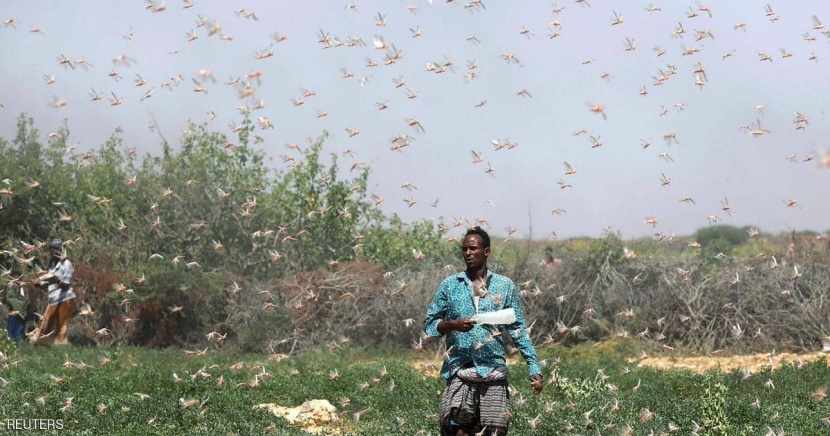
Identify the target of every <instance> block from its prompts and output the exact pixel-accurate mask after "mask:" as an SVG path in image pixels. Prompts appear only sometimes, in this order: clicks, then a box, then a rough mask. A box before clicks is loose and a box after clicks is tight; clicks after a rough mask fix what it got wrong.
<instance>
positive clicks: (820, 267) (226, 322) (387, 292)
mask: <svg viewBox="0 0 830 436" xmlns="http://www.w3.org/2000/svg"><path fill="white" fill-rule="evenodd" d="M254 132H255V131H254V128H253V125H252V123H251V121H250V120H248V121H246V122H245V123H243V124H242V125H241V129H240V130H239V131H238V132H237V137H236V138H233V139H231V138H228V137H226V136H225V135H223V134H220V133H217V132H213V131H210V130H208V129H207V127H206V126H204V125H202V126H198V125H190V126H188V128H187V129H186V130H185V133H184V134H183V135H182V137H181V138H180V144H179V145H178V146H176V147H174V146H173V145H171V144H170V143H168V141H166V140H164V139H163V138H162V154H161V156H151V155H146V156H143V157H140V156H138V155H137V153H135V150H134V149H132V148H129V147H125V146H124V144H123V143H122V141H121V139H120V136H119V132H115V134H114V135H113V136H112V137H111V138H110V140H109V141H107V142H106V143H105V144H103V145H102V146H101V147H100V148H98V149H96V150H92V151H88V152H84V153H76V152H75V151H74V149H73V147H72V146H70V145H69V144H71V141H70V139H69V138H70V132H69V129H68V128H67V127H66V126H64V127H63V128H61V129H60V130H59V131H58V132H55V133H54V134H50V135H48V136H47V138H46V143H43V142H42V140H41V138H40V135H39V132H38V131H37V130H36V129H35V127H34V123H33V121H32V120H31V119H28V118H25V117H23V116H21V117H20V118H19V120H18V132H17V135H16V136H15V138H13V139H12V140H5V139H0V178H2V179H3V180H4V181H3V185H1V186H2V188H3V190H2V191H0V204H2V209H0V220H2V224H3V225H2V226H0V245H2V250H3V251H2V255H0V268H2V270H1V272H2V275H0V280H2V284H3V285H5V286H4V288H8V289H12V288H13V287H15V286H18V285H19V284H20V282H21V281H24V282H25V281H26V280H30V279H31V278H32V277H33V276H34V274H35V272H36V271H37V270H39V269H41V268H43V266H44V265H45V264H46V261H47V255H48V254H47V250H46V249H45V247H44V241H48V240H49V239H50V238H51V237H53V236H60V237H63V238H64V239H65V240H66V248H67V250H68V253H69V256H70V257H71V259H72V260H73V261H74V262H75V265H76V274H75V287H76V289H77V290H78V292H79V295H80V298H79V300H80V301H79V308H80V309H81V310H80V311H79V312H80V316H78V317H76V319H75V320H74V321H73V322H72V324H71V331H70V340H71V341H72V342H73V343H76V344H94V345H99V346H112V345H123V344H133V345H148V346H153V347H171V346H172V347H180V348H181V347H184V348H188V347H199V348H201V349H203V348H204V347H211V348H216V349H218V348H232V349H236V350H239V351H243V352H270V353H275V352H281V353H288V354H292V355H293V354H296V353H297V352H299V351H301V350H304V349H313V348H315V347H319V346H326V347H328V348H330V349H333V350H336V349H339V348H341V347H342V346H343V345H344V344H347V343H351V344H353V345H354V344H357V345H363V346H376V345H379V344H382V343H392V344H395V345H396V346H398V347H410V346H417V347H421V346H425V347H426V348H427V349H433V350H434V349H437V348H438V347H439V346H438V344H435V343H434V342H433V343H430V341H424V340H423V339H421V338H420V335H419V332H420V327H419V324H420V320H421V319H422V317H423V315H424V310H425V307H426V306H427V304H428V302H429V300H430V298H431V297H432V295H433V293H434V292H435V287H436V285H437V284H438V283H439V282H440V280H441V279H442V278H443V277H445V276H446V275H448V274H450V273H453V272H455V271H457V270H458V269H459V268H460V267H461V264H460V262H459V259H458V256H457V252H456V251H455V250H456V249H457V243H452V242H453V241H454V240H456V239H457V238H458V237H460V236H461V235H463V222H456V223H455V226H450V225H446V224H444V223H440V222H439V223H432V222H429V221H422V222H414V223H405V222H403V221H402V220H401V219H400V218H399V217H397V216H386V215H384V214H383V213H382V212H381V210H380V209H378V207H377V205H378V204H379V203H380V202H381V201H380V199H377V198H375V199H373V198H371V197H369V193H368V192H367V188H366V187H367V184H368V180H369V175H370V174H369V171H370V169H369V168H368V167H365V166H359V165H358V166H355V167H352V168H351V169H349V170H348V173H347V176H346V177H345V178H344V176H343V173H344V172H346V170H345V169H344V168H342V165H340V164H339V163H338V154H331V155H330V156H329V158H330V159H329V161H328V163H324V162H323V158H324V153H323V149H324V148H323V145H324V144H325V141H326V135H325V134H323V135H322V136H321V137H320V138H318V139H317V140H316V141H309V143H308V144H307V145H305V146H295V145H292V146H290V148H289V149H288V150H289V151H287V152H286V154H284V155H283V156H282V160H283V163H284V164H285V165H286V167H285V168H284V169H272V168H270V167H269V166H268V162H267V158H266V154H265V153H264V151H263V150H262V149H258V148H257V146H258V145H259V141H260V139H259V138H257V137H255V135H254ZM491 230H492V229H491ZM493 233H494V235H493V255H492V256H491V257H490V267H491V268H492V269H493V270H495V271H496V272H499V273H502V274H506V275H508V276H509V277H511V278H512V279H514V280H515V281H516V283H517V284H518V285H519V288H520V290H521V295H522V299H523V302H524V305H525V311H526V312H527V317H528V319H529V320H530V321H531V322H533V323H534V327H533V330H532V332H531V336H532V338H533V339H534V340H535V341H536V343H540V344H541V343H550V342H560V343H563V344H568V345H573V344H579V343H583V342H596V341H601V340H604V339H607V338H609V337H624V338H626V337H637V338H638V339H639V342H638V343H639V344H640V347H641V348H642V349H643V350H644V351H645V352H652V351H658V350H659V351H661V352H665V350H675V349H676V350H688V351H697V352H712V351H716V350H720V349H731V350H734V351H738V352H741V351H758V352H769V351H771V350H773V349H777V350H782V351H783V350H789V351H806V350H814V349H817V348H819V347H821V344H822V340H823V339H824V338H825V337H826V336H828V334H830V331H828V327H827V325H826V320H827V319H828V317H830V306H828V305H827V304H826V301H828V300H830V263H828V262H827V257H828V254H830V240H828V238H827V236H826V235H816V234H814V233H809V232H800V233H795V232H793V233H792V234H790V235H778V236H775V235H767V234H762V233H761V232H759V231H756V230H755V229H751V228H737V227H733V226H714V225H713V226H710V227H707V228H704V229H700V230H699V231H697V232H696V233H695V234H694V235H692V237H675V236H674V235H671V236H666V235H661V234H658V235H657V237H656V238H654V239H652V238H648V239H642V240H630V241H625V240H623V239H622V238H621V237H620V235H618V234H615V233H611V232H609V233H607V234H606V235H605V236H604V237H601V238H596V239H587V238H579V239H571V240H567V241H547V242H545V241H530V240H516V239H512V238H511V237H507V238H504V239H502V238H501V237H498V236H497V235H496V234H495V233H496V232H495V231H494V232H493ZM38 297H39V298H40V300H39V301H38V304H39V307H42V306H43V305H44V301H43V297H44V296H43V295H38Z"/></svg>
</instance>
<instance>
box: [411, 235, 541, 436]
mask: <svg viewBox="0 0 830 436" xmlns="http://www.w3.org/2000/svg"><path fill="white" fill-rule="evenodd" d="M461 253H462V256H463V258H464V263H465V264H466V267H467V268H466V270H465V271H463V272H460V273H458V274H454V275H451V276H449V277H447V278H445V279H444V280H443V281H442V282H441V284H440V285H439V287H438V290H437V291H436V293H435V296H434V297H433V298H432V303H431V304H430V305H429V307H428V308H427V315H426V317H425V318H424V333H425V334H427V335H429V336H431V337H440V336H445V335H446V337H447V343H446V346H447V352H446V360H445V361H444V364H443V366H442V368H441V376H442V377H443V378H444V379H446V380H447V386H446V388H445V389H444V392H443V394H442V396H441V407H440V409H441V413H440V426H441V435H442V436H444V435H455V436H461V435H473V434H487V435H492V434H495V435H506V434H507V430H508V424H509V421H510V410H509V403H508V400H509V399H508V389H507V388H508V384H507V376H508V369H507V363H506V360H505V351H504V339H503V337H502V335H501V332H500V331H499V329H498V326H494V325H488V324H477V323H476V322H475V321H474V320H471V318H472V317H473V316H474V315H476V314H478V313H486V312H494V311H497V310H502V309H513V310H514V312H515V321H513V322H512V323H511V324H507V325H505V326H504V327H505V328H506V330H507V333H508V334H509V335H510V337H511V338H512V339H513V342H515V343H516V346H517V347H518V349H519V351H520V352H521V354H522V356H523V357H524V358H525V361H526V362H527V365H528V372H529V374H530V379H531V384H532V386H533V393H534V394H536V395H538V394H539V393H540V392H541V391H542V371H541V367H540V366H539V359H538V357H537V355H536V350H535V348H534V347H533V343H532V342H531V340H530V336H529V335H528V332H527V326H526V324H525V319H524V312H523V311H522V303H521V300H520V299H519V293H518V292H517V290H516V284H515V283H513V281H512V280H511V279H509V278H507V277H505V276H502V275H499V274H495V273H493V272H492V271H490V270H489V269H488V268H487V257H488V256H489V255H490V236H489V235H488V234H487V232H486V231H484V230H483V229H481V227H479V226H475V227H472V228H470V229H468V230H467V233H466V235H465V236H464V240H463V242H462V245H461Z"/></svg>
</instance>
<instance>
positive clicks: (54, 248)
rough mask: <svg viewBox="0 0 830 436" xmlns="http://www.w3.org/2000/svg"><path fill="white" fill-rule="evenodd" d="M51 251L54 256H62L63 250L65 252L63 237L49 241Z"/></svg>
mask: <svg viewBox="0 0 830 436" xmlns="http://www.w3.org/2000/svg"><path fill="white" fill-rule="evenodd" d="M49 252H50V253H52V255H53V256H60V254H61V252H63V241H61V238H54V239H52V241H50V242H49Z"/></svg>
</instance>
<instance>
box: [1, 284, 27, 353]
mask: <svg viewBox="0 0 830 436" xmlns="http://www.w3.org/2000/svg"><path fill="white" fill-rule="evenodd" d="M25 290H26V288H25V286H20V287H15V286H9V287H8V288H6V291H5V292H3V296H2V300H3V305H4V306H6V308H7V309H8V310H9V315H8V319H7V324H6V325H7V328H8V329H9V337H10V338H11V340H12V341H13V342H14V343H15V344H16V343H18V342H20V338H22V337H23V334H24V333H25V331H26V321H27V317H28V316H29V301H28V299H27V298H26V292H25Z"/></svg>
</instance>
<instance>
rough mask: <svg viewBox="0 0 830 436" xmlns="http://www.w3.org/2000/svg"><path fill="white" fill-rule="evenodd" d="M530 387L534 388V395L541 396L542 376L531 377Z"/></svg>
mask: <svg viewBox="0 0 830 436" xmlns="http://www.w3.org/2000/svg"><path fill="white" fill-rule="evenodd" d="M530 385H531V386H533V394H534V395H539V393H541V392H542V375H541V374H535V375H533V376H532V377H530Z"/></svg>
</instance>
